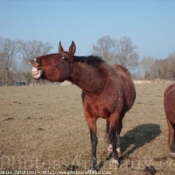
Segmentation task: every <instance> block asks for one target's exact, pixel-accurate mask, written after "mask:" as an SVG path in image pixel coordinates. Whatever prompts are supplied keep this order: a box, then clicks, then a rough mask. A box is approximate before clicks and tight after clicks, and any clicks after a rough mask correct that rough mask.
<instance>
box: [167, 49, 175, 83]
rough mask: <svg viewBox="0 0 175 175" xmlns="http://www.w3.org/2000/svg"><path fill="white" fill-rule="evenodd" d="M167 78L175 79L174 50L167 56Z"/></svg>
mask: <svg viewBox="0 0 175 175" xmlns="http://www.w3.org/2000/svg"><path fill="white" fill-rule="evenodd" d="M167 62H168V63H167V64H168V73H169V76H168V78H169V79H173V80H175V52H173V53H171V54H170V55H169V56H168V58H167Z"/></svg>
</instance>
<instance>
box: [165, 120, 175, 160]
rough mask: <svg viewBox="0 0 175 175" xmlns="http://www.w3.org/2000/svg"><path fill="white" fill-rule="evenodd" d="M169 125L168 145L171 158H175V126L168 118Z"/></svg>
mask: <svg viewBox="0 0 175 175" xmlns="http://www.w3.org/2000/svg"><path fill="white" fill-rule="evenodd" d="M167 123H168V127H169V136H168V143H169V147H170V156H171V157H173V158H175V124H173V123H171V122H170V121H169V119H168V118H167Z"/></svg>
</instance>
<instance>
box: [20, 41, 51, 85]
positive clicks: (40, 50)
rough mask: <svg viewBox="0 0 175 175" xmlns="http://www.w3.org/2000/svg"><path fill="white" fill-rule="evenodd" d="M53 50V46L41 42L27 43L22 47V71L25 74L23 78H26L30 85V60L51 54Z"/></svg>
mask: <svg viewBox="0 0 175 175" xmlns="http://www.w3.org/2000/svg"><path fill="white" fill-rule="evenodd" d="M51 49H52V46H51V45H50V44H49V43H43V42H41V41H36V40H34V41H29V42H25V43H23V44H22V46H21V54H22V60H23V62H22V68H23V70H21V71H22V72H24V73H23V76H24V77H25V79H26V81H27V82H28V83H30V81H31V76H30V73H29V69H31V67H29V65H28V64H27V63H28V61H29V60H31V59H34V58H36V57H39V56H42V55H46V54H48V53H49V52H50V50H51Z"/></svg>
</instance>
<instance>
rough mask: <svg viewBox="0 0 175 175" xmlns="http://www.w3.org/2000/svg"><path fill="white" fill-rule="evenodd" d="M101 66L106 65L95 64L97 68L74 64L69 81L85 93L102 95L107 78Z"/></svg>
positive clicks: (87, 64)
mask: <svg viewBox="0 0 175 175" xmlns="http://www.w3.org/2000/svg"><path fill="white" fill-rule="evenodd" d="M100 64H104V63H95V65H96V66H95V65H93V64H91V63H84V62H74V63H73V64H72V71H71V74H70V78H69V81H71V82H72V83H74V84H76V85H77V86H78V87H80V88H81V89H82V90H83V91H85V92H88V93H92V94H94V93H101V91H102V90H103V88H104V86H105V83H106V76H104V74H105V72H104V71H103V68H102V67H103V66H102V65H100Z"/></svg>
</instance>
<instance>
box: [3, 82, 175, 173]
mask: <svg viewBox="0 0 175 175" xmlns="http://www.w3.org/2000/svg"><path fill="white" fill-rule="evenodd" d="M168 85H169V84H167V83H152V84H136V85H135V86H136V91H137V98H136V101H135V104H134V107H133V108H132V109H131V110H130V111H129V112H128V113H127V115H126V116H125V118H124V121H123V130H122V133H121V150H122V155H123V160H122V164H121V165H120V167H113V166H112V165H111V159H110V157H111V156H110V154H109V153H108V152H107V146H108V145H107V144H106V143H105V142H104V132H105V120H103V119H99V120H98V139H99V141H98V148H97V157H98V166H99V168H100V170H99V174H102V173H103V174H118V175H146V174H147V175H154V174H156V175H173V174H175V160H173V159H171V158H170V157H169V148H168V145H167V139H168V137H167V135H168V127H167V123H166V119H165V114H164V109H163V92H164V90H165V88H166V87H167V86H168ZM90 151H91V146H90V137H89V131H88V127H87V124H86V121H85V119H84V116H83V108H82V104H81V90H80V89H79V88H77V87H76V86H74V85H71V86H56V85H53V86H33V87H30V86H28V87H27V86H26V87H0V169H1V172H0V174H34V173H36V174H44V173H45V174H49V173H50V174H54V173H55V174H65V173H67V174H68V173H69V174H75V173H77V174H78V173H79V174H83V173H86V171H87V170H88V167H89V161H90Z"/></svg>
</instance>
